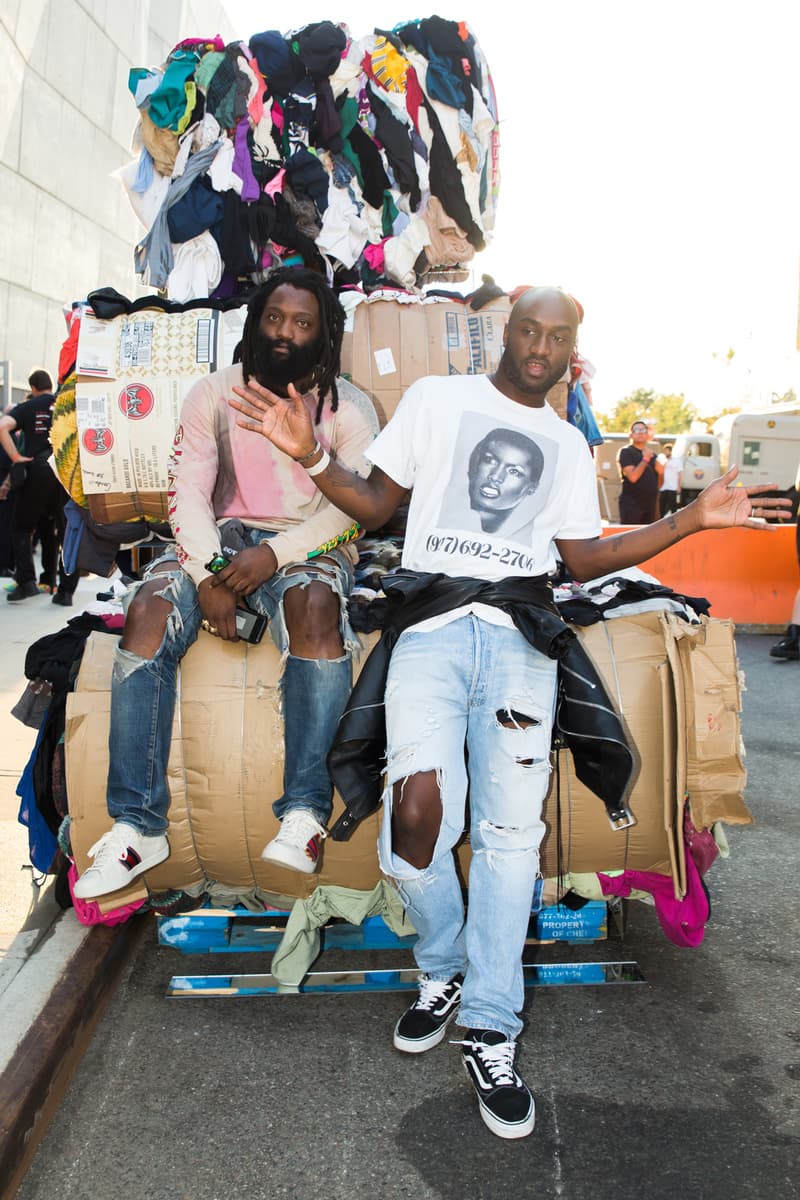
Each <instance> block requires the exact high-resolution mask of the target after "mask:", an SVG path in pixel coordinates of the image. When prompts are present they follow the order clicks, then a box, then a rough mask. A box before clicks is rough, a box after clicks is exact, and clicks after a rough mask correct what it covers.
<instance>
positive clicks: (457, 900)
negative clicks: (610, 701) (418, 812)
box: [379, 615, 556, 1039]
mask: <svg viewBox="0 0 800 1200" xmlns="http://www.w3.org/2000/svg"><path fill="white" fill-rule="evenodd" d="M555 694H556V663H555V662H554V661H553V660H552V659H549V658H546V657H545V656H544V655H542V654H540V653H539V652H538V651H537V650H534V648H533V647H532V646H531V645H530V644H529V643H528V642H527V641H526V640H525V638H524V637H523V636H522V634H521V633H519V631H518V630H516V629H509V628H506V627H504V626H500V625H492V624H490V623H489V622H487V621H482V620H480V618H478V617H475V616H471V615H470V616H464V617H459V618H457V619H456V620H454V621H451V622H450V623H449V624H448V625H445V626H443V627H441V628H439V629H435V630H431V631H428V632H421V633H419V632H415V631H414V630H413V629H410V630H406V632H405V633H403V634H401V636H400V638H399V639H398V642H397V645H396V646H395V648H394V651H393V653H392V659H391V664H390V668H389V677H388V681H387V687H386V726H387V775H386V781H387V787H386V791H385V793H384V819H383V824H382V828H381V837H380V844H379V856H380V864H381V869H382V870H383V871H384V873H385V874H387V875H389V876H390V877H391V878H392V879H393V880H394V881H395V884H396V886H397V889H398V891H399V893H400V896H401V897H402V900H403V903H404V905H405V907H406V909H407V910H408V913H409V916H410V918H411V920H412V921H413V923H414V926H415V927H416V929H417V932H418V934H419V937H418V940H417V943H416V945H415V948H414V955H415V958H416V960H417V965H418V967H419V968H420V970H421V971H424V972H425V973H426V974H427V975H428V976H429V977H430V978H431V979H433V980H437V981H440V982H441V981H445V980H449V979H452V977H453V976H454V975H457V974H459V973H462V974H463V975H464V985H463V990H462V997H461V1011H460V1015H459V1024H460V1025H463V1026H465V1027H466V1028H468V1029H496V1030H498V1031H499V1032H501V1033H503V1034H505V1036H506V1037H508V1038H510V1039H513V1038H516V1036H517V1034H518V1033H519V1032H520V1030H521V1029H522V1021H521V1020H520V1018H519V1015H518V1014H519V1012H520V1010H521V1009H522V1005H523V1001H524V981H523V974H522V951H523V946H524V943H525V937H526V934H527V929H528V918H529V916H530V911H531V903H532V899H533V890H534V886H535V883H536V879H537V877H538V874H539V845H540V843H541V840H542V837H543V836H544V832H545V826H544V824H543V822H542V819H541V812H542V804H543V801H544V798H545V795H546V793H547V787H548V781H549V775H550V734H551V728H552V723H553V711H554V704H555ZM465 748H466V751H467V753H468V756H469V766H467V762H466V759H465ZM431 770H433V771H436V774H437V778H438V782H439V790H440V793H441V797H442V825H441V829H440V831H439V835H438V838H437V841H436V847H435V850H434V854H433V859H432V861H431V864H430V866H428V867H426V868H425V869H424V870H418V869H417V868H415V867H412V866H411V865H410V864H409V863H407V862H405V861H404V860H403V859H401V858H398V857H397V855H395V854H394V853H393V851H392V844H391V842H392V835H391V815H392V807H393V786H392V785H393V784H394V783H395V782H396V781H398V780H404V779H406V778H407V777H408V776H409V775H413V774H416V773H418V772H421V771H431ZM467 794H469V805H470V816H471V834H470V837H471V842H472V854H473V857H472V862H471V864H470V869H469V894H468V908H467V913H466V917H465V913H464V903H463V899H462V894H461V884H460V882H459V879H458V876H457V874H456V867H455V858H454V855H453V848H454V846H455V845H456V843H457V842H458V840H459V838H460V837H461V834H462V833H463V830H464V817H465V804H466V799H467ZM398 804H402V798H401V799H400V800H399V801H398Z"/></svg>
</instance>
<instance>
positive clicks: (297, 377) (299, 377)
mask: <svg viewBox="0 0 800 1200" xmlns="http://www.w3.org/2000/svg"><path fill="white" fill-rule="evenodd" d="M274 345H275V342H274V340H273V339H272V338H268V337H264V336H263V334H262V335H261V337H259V338H258V339H257V340H256V342H255V345H254V346H253V374H254V375H255V377H256V379H257V380H258V382H259V383H260V384H262V385H263V386H264V387H266V388H269V389H270V391H273V392H279V393H283V394H285V393H286V389H287V388H288V386H289V384H290V383H294V384H298V383H302V382H303V381H304V380H306V379H310V378H311V376H312V375H313V374H314V368H315V367H316V365H317V360H318V358H319V343H318V342H311V343H310V344H309V345H307V346H287V350H288V354H285V355H276V354H275V353H274V352H273V347H274ZM284 345H286V343H284Z"/></svg>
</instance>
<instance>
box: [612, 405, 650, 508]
mask: <svg viewBox="0 0 800 1200" xmlns="http://www.w3.org/2000/svg"><path fill="white" fill-rule="evenodd" d="M630 437H631V441H630V445H629V446H623V447H622V449H621V450H620V452H619V454H618V455H617V462H618V464H619V473H620V478H621V479H622V492H621V493H620V498H619V519H620V524H622V525H651V524H652V523H653V521H655V519H656V502H657V499H658V474H657V472H656V458H655V455H654V454H653V451H652V450H648V449H647V443H648V441H649V440H650V431H649V429H648V428H647V425H646V424H645V422H644V421H634V422H633V424H632V425H631V434H630Z"/></svg>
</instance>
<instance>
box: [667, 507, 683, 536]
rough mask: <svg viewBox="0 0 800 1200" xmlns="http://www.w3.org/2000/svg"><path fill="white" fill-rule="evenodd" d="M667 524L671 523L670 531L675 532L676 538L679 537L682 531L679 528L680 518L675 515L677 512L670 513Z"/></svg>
mask: <svg viewBox="0 0 800 1200" xmlns="http://www.w3.org/2000/svg"><path fill="white" fill-rule="evenodd" d="M667 524H668V525H669V528H670V532H671V533H673V534H674V535H675V537H676V538H677V537H679V536H680V531H679V530H678V519H677V517H676V516H675V513H670V514H669V516H668V517H667Z"/></svg>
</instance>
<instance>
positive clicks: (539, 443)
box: [437, 412, 558, 547]
mask: <svg viewBox="0 0 800 1200" xmlns="http://www.w3.org/2000/svg"><path fill="white" fill-rule="evenodd" d="M557 458H558V445H557V443H556V442H554V441H552V440H551V439H550V438H546V437H542V436H541V434H539V433H537V434H536V436H535V437H532V436H531V434H530V433H528V432H527V431H526V430H524V429H519V428H516V427H514V426H509V425H507V424H505V423H500V424H498V422H497V420H496V419H493V418H491V417H489V416H486V415H485V414H483V413H475V412H466V413H464V414H463V416H462V417H461V422H460V426H459V430H458V435H457V437H456V440H455V445H454V449H453V462H452V467H451V471H450V479H449V481H448V486H447V488H446V490H445V493H444V497H443V500H442V506H441V510H440V512H439V519H438V522H437V527H438V528H439V529H458V530H464V531H470V532H475V533H480V534H483V535H484V536H485V537H489V538H491V539H492V540H493V541H496V540H502V541H508V542H516V543H517V544H522V545H525V546H528V547H530V545H531V541H532V537H533V526H534V522H535V520H536V515H537V513H540V512H541V511H542V509H543V508H544V506H545V504H546V502H547V497H548V493H549V491H550V487H551V486H552V482H553V477H554V474H555V467H556V461H557Z"/></svg>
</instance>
